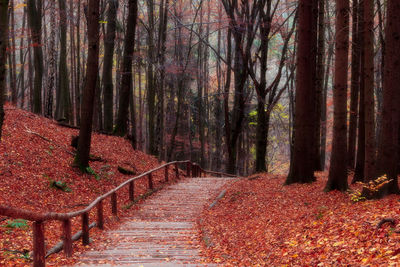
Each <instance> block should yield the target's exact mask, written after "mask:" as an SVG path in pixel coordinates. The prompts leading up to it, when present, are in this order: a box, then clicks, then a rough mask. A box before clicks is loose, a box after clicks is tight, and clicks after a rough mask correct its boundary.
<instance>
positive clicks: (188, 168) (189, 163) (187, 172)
mask: <svg viewBox="0 0 400 267" xmlns="http://www.w3.org/2000/svg"><path fill="white" fill-rule="evenodd" d="M191 164H192V163H191V162H190V161H188V162H187V164H186V177H190V167H191Z"/></svg>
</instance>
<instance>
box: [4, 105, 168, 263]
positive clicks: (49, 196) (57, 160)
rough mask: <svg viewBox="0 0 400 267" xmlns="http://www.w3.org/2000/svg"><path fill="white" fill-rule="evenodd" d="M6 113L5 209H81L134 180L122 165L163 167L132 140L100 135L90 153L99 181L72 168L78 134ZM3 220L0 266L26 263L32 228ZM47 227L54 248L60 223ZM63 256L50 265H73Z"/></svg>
mask: <svg viewBox="0 0 400 267" xmlns="http://www.w3.org/2000/svg"><path fill="white" fill-rule="evenodd" d="M5 110H6V120H5V124H4V127H3V138H2V142H1V143H0V155H1V157H0V176H1V179H0V191H1V193H0V204H1V205H9V206H13V207H18V208H24V209H27V210H32V211H38V212H40V211H42V212H45V211H57V212H66V211H72V210H79V209H82V207H84V206H86V205H88V204H89V203H90V202H92V201H93V200H94V199H95V198H96V197H97V196H99V195H101V194H103V193H105V192H107V191H108V190H110V189H112V188H114V187H115V186H117V185H119V184H120V183H122V182H123V181H125V180H127V179H128V178H129V177H131V176H132V175H130V176H129V175H123V174H121V173H120V172H118V170H117V168H118V166H123V167H126V168H129V169H134V170H137V173H138V174H140V173H143V172H145V171H147V170H149V169H153V168H155V167H156V166H158V165H159V163H158V161H157V159H156V158H154V157H152V156H149V155H147V154H145V153H143V152H140V151H134V150H133V149H132V146H131V145H130V143H129V141H128V140H126V139H124V138H120V137H114V136H107V135H102V134H96V133H95V134H93V138H92V148H91V154H92V155H93V156H95V157H97V158H100V161H93V162H91V163H90V166H91V168H92V169H93V170H94V172H95V173H96V176H95V175H91V174H82V173H81V172H80V171H79V170H78V169H75V168H72V167H71V163H72V161H73V154H74V148H73V147H71V146H70V143H71V138H72V136H74V135H78V130H76V129H70V128H67V127H62V126H59V125H58V124H57V122H55V121H53V120H49V119H46V118H43V117H40V116H37V115H35V114H32V113H30V112H27V111H23V110H20V109H16V108H15V107H13V106H10V105H7V106H6V107H5ZM170 171H171V177H172V170H170ZM161 178H163V171H162V172H161V171H160V173H159V174H156V175H155V176H154V181H155V186H157V184H158V185H159V182H160V180H161ZM53 181H60V182H63V183H65V184H66V185H67V187H68V188H69V189H70V190H67V191H70V192H63V191H62V190H59V189H56V188H54V187H52V186H51V183H52V182H53ZM145 186H146V185H145V181H141V182H139V183H136V184H135V196H139V194H142V193H144V192H145ZM123 196H125V197H123ZM118 200H119V207H121V206H123V205H126V204H128V196H127V193H125V195H124V192H123V191H122V193H121V197H120V198H119V199H118ZM107 205H109V203H105V215H106V216H108V222H109V221H112V220H113V219H112V217H111V216H110V213H111V211H110V208H108V207H107ZM0 221H1V222H0V265H1V264H5V263H7V264H17V265H18V264H19V263H20V264H22V265H23V264H25V263H27V262H28V261H26V260H25V259H24V255H23V254H21V253H19V252H23V251H24V250H25V252H28V254H29V252H30V251H31V250H32V248H31V245H32V244H31V243H32V242H31V240H32V238H31V227H30V223H29V222H22V223H21V224H18V221H17V222H16V221H14V220H10V219H9V218H2V217H0ZM79 225H80V221H79V220H75V221H73V232H76V231H77V230H78V229H79ZM106 226H107V224H106ZM108 227H109V225H108ZM45 228H46V237H47V238H48V239H47V240H46V242H47V249H49V248H51V247H52V246H53V245H54V244H55V243H56V242H58V241H59V237H60V236H61V231H60V223H58V222H51V223H46V225H45ZM49 229H51V230H52V231H49ZM96 231H97V230H94V231H93V232H94V233H96ZM91 233H92V231H91ZM96 235H97V234H96ZM11 240H12V242H11ZM79 246H80V245H78V247H79ZM78 250H79V248H78ZM18 251H19V252H18ZM75 251H76V248H75ZM60 256H63V255H62V253H60V254H59V255H57V256H56V257H50V259H49V263H51V262H53V263H54V261H55V262H56V263H57V264H56V265H59V264H61V262H62V261H64V262H65V263H68V261H66V260H65V259H62V257H61V259H60Z"/></svg>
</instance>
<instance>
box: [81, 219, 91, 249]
mask: <svg viewBox="0 0 400 267" xmlns="http://www.w3.org/2000/svg"><path fill="white" fill-rule="evenodd" d="M89 243H90V242H89V214H88V213H87V212H85V213H83V214H82V244H83V245H84V246H86V245H89Z"/></svg>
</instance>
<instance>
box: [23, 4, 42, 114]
mask: <svg viewBox="0 0 400 267" xmlns="http://www.w3.org/2000/svg"><path fill="white" fill-rule="evenodd" d="M27 7H28V21H29V26H30V29H31V36H32V45H33V57H34V59H33V61H34V62H33V63H34V69H35V80H34V88H33V112H35V113H37V114H40V113H42V78H43V51H42V37H41V36H42V0H28V2H27Z"/></svg>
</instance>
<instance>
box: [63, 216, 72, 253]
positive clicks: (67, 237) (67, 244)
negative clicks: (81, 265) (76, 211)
mask: <svg viewBox="0 0 400 267" xmlns="http://www.w3.org/2000/svg"><path fill="white" fill-rule="evenodd" d="M63 232H64V254H65V256H66V257H67V258H69V257H71V256H72V236H71V219H66V220H64V221H63Z"/></svg>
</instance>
